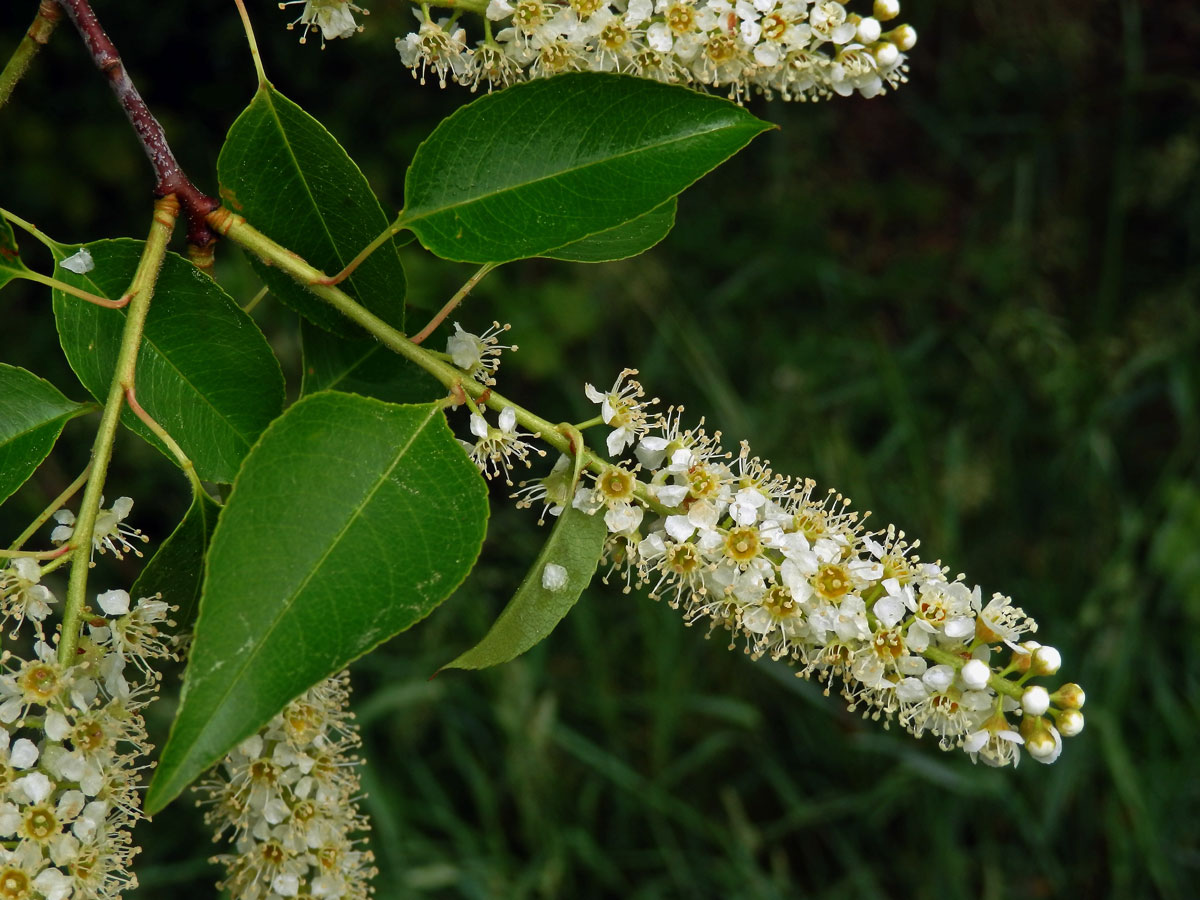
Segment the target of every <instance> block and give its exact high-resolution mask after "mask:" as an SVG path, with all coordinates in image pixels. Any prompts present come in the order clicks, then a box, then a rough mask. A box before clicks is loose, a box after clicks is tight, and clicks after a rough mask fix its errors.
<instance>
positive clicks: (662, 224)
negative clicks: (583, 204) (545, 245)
mask: <svg viewBox="0 0 1200 900" xmlns="http://www.w3.org/2000/svg"><path fill="white" fill-rule="evenodd" d="M678 205H679V203H678V201H677V200H676V199H675V198H674V197H672V198H671V199H670V200H668V201H667V202H666V203H664V204H663V205H662V206H656V207H655V208H654V209H652V210H650V212H648V213H646V214H645V215H644V216H638V217H637V218H636V219H633V220H632V221H629V222H626V223H624V224H623V225H618V226H617V227H615V228H610V229H608V231H601V232H598V233H597V234H593V235H591V236H590V237H585V238H583V239H582V240H578V241H573V242H571V243H570V244H567V245H565V246H562V247H559V248H558V249H557V250H551V251H550V252H549V253H547V254H546V256H547V257H548V258H550V259H564V260H567V261H569V262H581V263H600V262H612V261H613V260H617V259H628V258H629V257H631V256H637V255H638V254H639V253H645V252H646V251H647V250H649V249H650V248H651V247H653V246H654V245H655V244H657V243H658V242H659V241H661V240H662V239H663V238H665V237H666V236H667V235H668V234H670V233H671V229H672V228H674V227H675V210H676V208H677V207H678Z"/></svg>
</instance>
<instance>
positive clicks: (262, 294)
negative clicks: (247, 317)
mask: <svg viewBox="0 0 1200 900" xmlns="http://www.w3.org/2000/svg"><path fill="white" fill-rule="evenodd" d="M269 290H270V288H269V287H267V286H266V285H265V284H264V285H263V286H262V287H261V288H259V291H258V293H257V294H255V295H254V296H253V297H251V298H250V302H249V303H247V304H246V305H245V306H243V307H242V312H247V313H248V312H250V310H252V309H254V307H256V306H258V304H259V303H261V302H262V298H263V297H265V296H267V292H268V291H269Z"/></svg>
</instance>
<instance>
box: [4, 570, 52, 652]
mask: <svg viewBox="0 0 1200 900" xmlns="http://www.w3.org/2000/svg"><path fill="white" fill-rule="evenodd" d="M41 578H42V569H41V566H39V565H38V563H37V561H36V560H34V559H30V558H29V557H27V556H19V557H17V558H16V559H14V560H13V561H12V562H11V563H10V564H9V567H8V568H7V569H4V570H0V614H2V616H3V619H0V621H2V622H6V621H8V620H9V619H15V620H16V623H15V625H14V632H13V633H14V636H15V634H16V629H18V628H20V627H21V623H22V622H24V621H25V620H26V619H29V620H30V621H32V622H33V623H34V629H35V630H36V632H37V634H38V636H39V637H41V636H42V630H41V623H42V621H43V620H44V619H45V618H46V616H48V615H50V604H52V603H54V594H52V593H51V592H50V589H49V588H48V587H46V586H45V585H44V584H41V583H40V582H41Z"/></svg>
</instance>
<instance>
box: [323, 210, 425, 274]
mask: <svg viewBox="0 0 1200 900" xmlns="http://www.w3.org/2000/svg"><path fill="white" fill-rule="evenodd" d="M403 230H404V210H400V215H398V216H396V221H394V222H392V224H391V225H389V226H388V227H387V228H385V229H384V230H383V233H382V234H381V235H379V237H377V238H375V240H373V241H371V243H369V244H367V246H365V247H363V248H362V249H361V250H360V251H358V255H357V256H356V257H354V259H352V260H350V262H348V263H346V268H344V269H342V271H340V272H338V273H337V274H336V275H334V276H332V277H331V276H329V275H322V276H321V277H320V278H319V279H317V281H315V282H313V284H322V285H325V286H326V287H333V286H334V285H335V284H341V283H342V282H343V281H345V280H346V279H347V278H349V277H350V275H351V274H352V273H353V272H354V270H355V269H357V268H358V267H359V266H361V265H362V264H363V261H364V260H365V259H366V258H367V257H368V256H370V255H371V254H372V253H374V252H375V251H376V250H378V249H379V248H380V247H382V246H383V245H384V244H385V243H387V242H388V241H390V240H391V239H392V238H393V237H395V236H396V235H397V234H399V233H400V232H401V231H403Z"/></svg>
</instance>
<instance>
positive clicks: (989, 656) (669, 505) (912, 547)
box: [547, 372, 1084, 765]
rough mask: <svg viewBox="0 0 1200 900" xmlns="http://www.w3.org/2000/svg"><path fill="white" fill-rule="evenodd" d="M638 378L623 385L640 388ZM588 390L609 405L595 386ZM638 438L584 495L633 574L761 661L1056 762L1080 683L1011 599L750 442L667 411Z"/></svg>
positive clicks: (988, 748)
mask: <svg viewBox="0 0 1200 900" xmlns="http://www.w3.org/2000/svg"><path fill="white" fill-rule="evenodd" d="M630 375H631V373H630V372H623V373H622V374H621V376H620V377H619V378H618V381H617V387H615V388H614V392H615V395H616V396H617V397H619V398H620V397H623V398H632V397H641V396H642V390H641V387H640V385H637V384H636V382H633V381H632V380H629V376H630ZM587 395H588V397H589V399H591V400H593V401H594V402H602V401H601V399H599V398H600V397H601V395H600V394H599V392H597V391H596V390H595V389H594V388H591V386H590V385H589V386H588V388H587ZM610 396H611V395H610ZM604 420H605V421H606V423H608V424H609V426H610V427H611V428H612V429H613V430H612V431H611V432H610V434H609V436H608V437H609V440H608V441H607V442H606V443H609V446H610V448H611V447H612V446H614V445H616V446H619V447H620V448H621V449H622V450H625V449H627V448H628V441H627V440H626V433H622V429H626V428H627V427H628V426H627V425H626V424H625V423H624V422H622V421H618V417H617V416H615V415H614V416H605V417H604ZM638 434H639V437H638V441H637V444H636V445H635V446H634V448H633V449H634V454H635V456H636V457H637V460H638V465H635V466H627V465H623V464H618V465H613V466H610V467H605V468H603V469H602V471H601V472H599V473H598V474H596V473H589V475H588V476H587V481H586V482H585V483H584V484H581V485H580V487H579V489H578V491H577V493H576V495H575V497H574V499H573V504H574V506H575V507H576V508H579V509H582V510H584V511H585V512H588V513H592V514H596V515H603V516H604V520H605V523H606V525H607V526H608V530H609V533H610V536H609V539H608V544H607V547H606V556H607V558H608V559H609V561H610V562H611V563H612V566H613V568H614V569H615V570H616V571H617V573H619V574H620V576H621V577H622V579H623V580H624V581H625V582H626V584H627V585H629V584H632V585H646V586H648V587H649V589H650V595H651V596H652V597H655V598H664V599H666V600H667V601H668V602H669V603H670V604H671V606H673V607H676V608H679V609H680V610H681V611H682V613H683V615H684V618H685V620H686V621H687V622H688V624H693V623H697V622H703V623H705V624H707V626H708V628H709V632H710V633H712V632H714V631H724V632H726V633H728V634H729V635H730V646H731V647H734V646H737V645H739V644H740V645H741V646H742V647H743V648H744V650H745V651H746V652H747V653H748V654H750V655H751V656H752V657H753V658H755V659H758V658H760V657H763V656H768V657H770V658H771V659H775V660H783V661H786V662H788V663H789V664H791V665H794V666H795V667H796V668H797V670H798V671H797V674H798V675H799V676H801V677H806V678H807V677H815V678H817V679H819V680H821V681H823V682H825V683H826V685H827V686H833V685H840V690H841V693H842V695H843V697H845V698H846V700H847V701H848V702H849V705H850V708H851V709H862V710H863V711H864V714H865V715H869V716H870V717H872V718H875V719H878V718H886V719H889V720H895V721H897V722H899V723H900V724H901V725H902V726H903V727H905V728H906V729H908V730H909V731H910V732H912V733H913V734H915V735H918V736H919V735H922V734H924V733H926V732H930V733H932V734H933V735H935V736H936V737H937V739H938V741H939V743H940V745H941V746H942V747H943V749H949V748H952V747H959V748H962V749H963V750H965V751H966V752H967V753H968V754H970V755H971V757H972V758H973V759H979V760H983V761H984V762H986V763H989V764H991V765H1007V764H1013V765H1015V764H1016V763H1017V762H1018V760H1019V759H1020V757H1021V755H1022V749H1023V750H1024V753H1025V754H1028V755H1029V756H1031V757H1032V758H1034V759H1036V760H1038V761H1039V762H1044V763H1048V762H1053V761H1054V760H1055V759H1057V758H1058V755H1059V753H1061V750H1062V738H1063V737H1070V736H1073V735H1075V734H1078V733H1079V732H1080V730H1081V729H1082V727H1083V715H1082V713H1081V712H1080V708H1081V707H1082V706H1083V701H1084V694H1083V691H1082V689H1080V688H1079V686H1078V685H1075V684H1070V683H1068V684H1063V685H1061V686H1058V687H1053V688H1048V687H1046V686H1044V685H1041V684H1038V683H1034V681H1033V680H1034V679H1037V678H1044V677H1049V676H1052V675H1055V674H1056V673H1057V672H1058V669H1059V667H1060V665H1061V659H1060V654H1059V653H1058V651H1057V650H1056V649H1054V648H1053V647H1049V646H1043V645H1041V644H1039V643H1037V642H1036V641H1033V640H1030V639H1029V637H1028V636H1029V635H1030V634H1032V633H1034V632H1035V631H1036V630H1037V624H1036V623H1035V622H1034V621H1033V619H1032V618H1030V617H1029V616H1028V615H1026V613H1025V612H1024V611H1023V610H1021V609H1020V608H1018V607H1016V606H1014V605H1013V603H1012V600H1011V599H1010V598H1009V597H1006V596H1004V595H1001V594H993V595H992V596H991V597H990V598H987V599H985V598H984V595H983V593H982V590H981V589H980V588H979V587H978V586H974V585H970V584H969V583H968V582H967V581H966V580H965V578H964V577H963V576H961V575H959V576H957V577H953V578H951V577H948V575H947V572H948V570H947V569H946V568H944V567H943V566H942V565H941V564H940V563H938V562H932V563H928V562H923V561H922V560H921V559H920V558H919V557H918V556H917V554H916V552H915V551H916V548H917V542H915V541H909V540H908V539H907V538H906V537H905V535H904V533H903V532H901V531H898V530H897V529H895V528H894V527H892V526H888V527H886V528H883V529H879V530H868V529H867V528H866V526H865V524H864V521H863V519H864V518H865V517H860V516H859V515H858V514H857V513H856V512H855V511H854V509H853V507H852V504H851V503H850V501H849V499H848V498H846V497H843V496H842V495H841V494H838V493H836V492H832V491H830V492H828V493H826V494H820V493H818V492H817V490H816V484H815V483H814V482H813V481H811V480H801V481H797V480H795V479H790V478H786V477H784V476H781V475H778V474H776V473H773V472H772V471H771V469H770V466H769V465H768V464H767V462H766V461H765V460H762V459H759V458H758V457H755V456H752V455H751V453H750V449H749V447H748V446H747V445H746V444H744V443H743V444H742V445H741V447H740V448H739V452H738V453H737V455H736V456H734V455H733V454H731V453H728V452H726V451H724V450H723V449H722V448H721V445H720V435H719V434H708V433H706V432H705V430H704V428H703V427H702V425H699V426H696V427H693V428H688V429H684V428H683V427H682V425H681V424H680V416H679V411H678V410H676V409H674V408H673V409H670V410H668V411H667V412H666V413H665V414H661V415H657V416H653V417H648V418H647V420H646V423H645V427H644V428H641V427H639V429H638ZM613 435H617V436H618V437H617V439H616V440H615V441H614V440H613ZM547 480H549V479H547Z"/></svg>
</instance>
